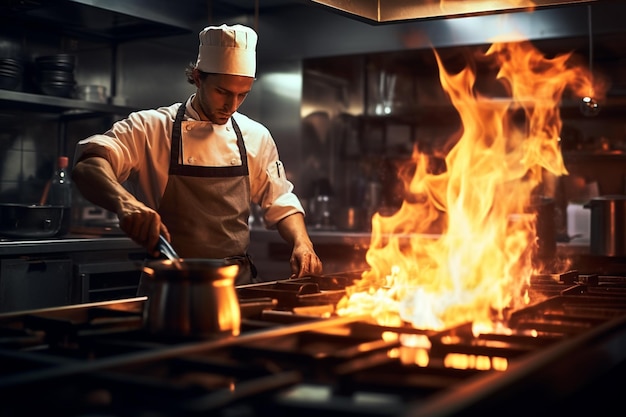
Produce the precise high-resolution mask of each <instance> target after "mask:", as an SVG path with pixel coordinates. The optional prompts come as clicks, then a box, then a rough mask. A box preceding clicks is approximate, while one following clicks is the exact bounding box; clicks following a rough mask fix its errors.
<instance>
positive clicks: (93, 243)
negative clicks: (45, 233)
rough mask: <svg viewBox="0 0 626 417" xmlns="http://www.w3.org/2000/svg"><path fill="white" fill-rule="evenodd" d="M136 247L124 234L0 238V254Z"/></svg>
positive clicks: (128, 248)
mask: <svg viewBox="0 0 626 417" xmlns="http://www.w3.org/2000/svg"><path fill="white" fill-rule="evenodd" d="M137 249H141V246H139V245H137V244H136V243H135V242H133V241H132V240H131V239H129V238H127V237H124V236H95V235H73V234H70V235H67V236H64V237H61V238H50V239H19V240H18V239H0V256H7V255H8V256H11V255H33V254H46V253H55V252H76V251H80V252H85V251H103V250H105V251H108V250H117V251H119V250H137Z"/></svg>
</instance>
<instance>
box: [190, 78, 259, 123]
mask: <svg viewBox="0 0 626 417" xmlns="http://www.w3.org/2000/svg"><path fill="white" fill-rule="evenodd" d="M194 79H195V81H196V87H198V91H197V94H196V97H197V99H198V104H199V105H200V109H197V110H200V111H201V113H203V114H201V117H202V118H203V119H204V118H205V117H206V118H207V119H208V120H209V121H211V122H212V123H215V124H218V125H223V124H225V123H226V122H227V121H228V119H230V117H231V116H232V114H233V113H234V112H235V111H236V110H237V109H238V108H239V106H241V103H243V101H244V100H245V98H246V96H247V95H248V93H249V92H250V90H251V89H252V84H253V83H254V78H252V77H243V76H239V75H224V74H209V75H208V76H207V77H205V78H204V79H201V78H200V76H199V74H198V73H197V70H196V73H195V75H194Z"/></svg>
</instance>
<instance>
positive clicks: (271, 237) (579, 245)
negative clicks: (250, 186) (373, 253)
mask: <svg viewBox="0 0 626 417" xmlns="http://www.w3.org/2000/svg"><path fill="white" fill-rule="evenodd" d="M308 232H309V236H310V237H311V241H312V242H313V245H315V246H319V245H345V246H355V247H360V248H363V247H364V248H368V247H369V245H370V240H371V236H372V234H371V233H370V232H365V231H362V232H361V231H342V230H330V229H329V230H324V229H311V228H309V229H308ZM403 236H404V237H407V238H408V237H409V236H410V235H408V234H407V235H400V237H403ZM424 236H426V237H429V236H431V237H433V238H436V237H437V236H438V235H424ZM250 239H251V240H252V241H255V242H260V243H261V242H262V243H285V241H284V240H283V239H282V237H281V236H280V234H279V233H278V232H277V231H276V230H267V229H263V228H259V227H255V228H252V229H251V232H250ZM557 250H558V252H559V253H560V254H563V255H570V254H571V255H580V254H588V253H589V239H572V240H570V241H569V242H558V243H557Z"/></svg>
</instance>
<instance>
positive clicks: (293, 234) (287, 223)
mask: <svg viewBox="0 0 626 417" xmlns="http://www.w3.org/2000/svg"><path fill="white" fill-rule="evenodd" d="M276 228H277V229H278V233H279V234H280V236H281V237H282V238H283V239H284V240H285V241H287V242H288V243H290V244H291V245H293V246H295V245H303V244H304V245H310V246H311V247H312V246H313V244H312V243H311V239H310V238H309V234H308V233H307V230H306V225H305V223H304V216H303V215H302V213H294V214H292V215H290V216H287V217H285V218H284V219H282V220H281V221H280V222H278V224H277V225H276Z"/></svg>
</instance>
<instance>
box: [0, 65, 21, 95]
mask: <svg viewBox="0 0 626 417" xmlns="http://www.w3.org/2000/svg"><path fill="white" fill-rule="evenodd" d="M23 73H24V64H23V63H22V61H19V60H17V59H14V58H0V88H1V89H3V90H17V89H18V88H19V87H20V85H21V83H22V74H23Z"/></svg>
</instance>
